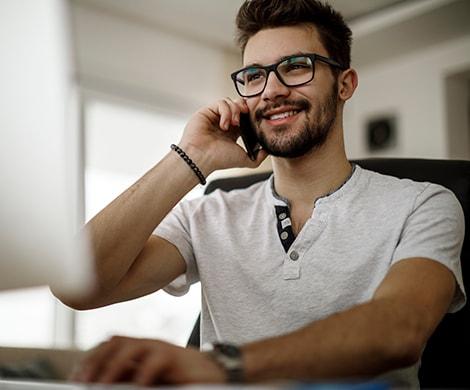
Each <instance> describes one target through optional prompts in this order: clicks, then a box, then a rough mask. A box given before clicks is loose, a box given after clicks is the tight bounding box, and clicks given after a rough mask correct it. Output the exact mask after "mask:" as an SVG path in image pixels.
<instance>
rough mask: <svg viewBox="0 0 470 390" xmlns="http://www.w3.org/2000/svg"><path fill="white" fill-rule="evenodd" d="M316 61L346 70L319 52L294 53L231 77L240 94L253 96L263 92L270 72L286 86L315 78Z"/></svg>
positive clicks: (245, 69) (253, 66) (244, 69)
mask: <svg viewBox="0 0 470 390" xmlns="http://www.w3.org/2000/svg"><path fill="white" fill-rule="evenodd" d="M315 61H321V62H324V63H326V64H328V65H331V66H333V67H335V68H339V69H342V70H344V69H345V67H344V66H342V65H341V64H340V63H339V62H336V61H335V60H332V59H331V58H328V57H323V56H321V55H319V54H314V53H312V54H294V55H292V56H288V57H285V58H283V59H282V60H280V61H279V62H276V63H275V64H272V65H267V66H261V65H250V66H247V67H245V68H242V69H240V70H237V71H236V72H233V73H232V74H231V75H230V77H231V78H232V80H233V83H234V84H235V88H236V90H237V92H238V94H239V95H240V96H242V97H246V98H248V97H253V96H256V95H260V94H261V93H263V91H264V89H265V88H266V84H267V82H268V77H269V73H271V72H274V73H275V74H276V76H277V78H278V79H279V81H280V82H281V83H282V84H284V85H285V86H286V87H298V86H300V85H303V84H307V83H308V82H310V81H312V80H313V77H314V75H315Z"/></svg>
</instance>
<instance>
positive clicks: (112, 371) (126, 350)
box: [97, 341, 148, 383]
mask: <svg viewBox="0 0 470 390" xmlns="http://www.w3.org/2000/svg"><path fill="white" fill-rule="evenodd" d="M147 353H148V346H147V345H145V344H143V343H141V342H137V341H134V342H133V343H127V344H126V345H124V346H123V347H122V348H121V349H120V350H119V351H117V352H116V353H115V354H114V355H113V357H112V359H111V360H110V361H109V362H108V364H106V365H104V367H102V370H101V373H100V375H99V376H98V377H97V382H100V383H114V382H117V381H119V380H122V379H124V377H125V376H128V377H130V376H132V374H133V373H134V372H135V371H136V370H137V369H138V367H139V364H140V362H141V361H142V359H144V357H145V355H146V354H147Z"/></svg>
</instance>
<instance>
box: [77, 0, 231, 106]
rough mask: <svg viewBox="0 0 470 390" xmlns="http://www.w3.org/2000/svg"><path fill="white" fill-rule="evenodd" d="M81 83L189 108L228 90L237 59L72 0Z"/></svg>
mask: <svg viewBox="0 0 470 390" xmlns="http://www.w3.org/2000/svg"><path fill="white" fill-rule="evenodd" d="M71 4H72V15H73V21H74V31H75V37H76V53H77V63H78V77H79V83H80V85H81V86H84V87H86V88H90V89H93V90H99V91H101V92H108V93H110V94H116V95H122V96H126V97H128V98H135V99H136V100H143V101H147V102H149V103H151V104H155V105H156V106H161V107H164V108H170V109H172V110H179V111H182V112H187V113H189V112H192V111H193V110H194V109H196V108H198V107H200V106H201V105H204V104H207V103H208V102H210V101H212V100H214V99H217V98H219V97H220V96H225V95H232V94H233V92H232V89H233V87H232V86H231V81H230V78H229V77H227V75H228V74H229V72H230V71H233V69H236V68H237V67H238V66H239V58H238V56H237V55H236V54H234V53H231V52H229V51H223V50H220V48H219V47H216V46H211V45H209V44H207V45H206V44H204V43H202V42H201V41H200V40H192V39H191V37H187V38H185V37H182V36H175V35H171V34H169V33H168V32H166V31H162V30H159V29H158V28H156V27H154V26H150V25H147V24H145V23H142V24H139V23H137V22H136V21H135V20H134V19H126V18H125V17H120V16H119V15H114V14H108V13H106V12H105V11H103V10H101V9H99V8H96V7H93V6H91V5H89V4H87V3H82V2H79V1H72V2H71Z"/></svg>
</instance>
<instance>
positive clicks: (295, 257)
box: [289, 251, 299, 261]
mask: <svg viewBox="0 0 470 390" xmlns="http://www.w3.org/2000/svg"><path fill="white" fill-rule="evenodd" d="M289 257H290V259H291V260H293V261H296V260H298V259H299V254H298V253H297V252H296V251H292V252H291V253H290V255H289Z"/></svg>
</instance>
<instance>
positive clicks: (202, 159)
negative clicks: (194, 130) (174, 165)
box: [178, 142, 216, 178]
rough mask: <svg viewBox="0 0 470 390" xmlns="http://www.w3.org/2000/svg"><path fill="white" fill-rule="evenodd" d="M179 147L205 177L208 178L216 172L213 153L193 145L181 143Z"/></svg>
mask: <svg viewBox="0 0 470 390" xmlns="http://www.w3.org/2000/svg"><path fill="white" fill-rule="evenodd" d="M178 147H179V148H181V149H182V150H183V151H184V152H185V153H186V154H187V155H188V157H189V158H190V159H191V160H192V161H193V162H194V164H196V165H197V167H198V168H199V170H200V171H201V172H202V174H203V175H204V177H206V178H207V177H208V176H209V175H210V174H211V173H212V172H214V171H215V170H216V168H215V164H214V158H213V153H210V152H208V151H205V150H202V149H201V148H199V147H198V146H196V145H194V144H192V143H185V142H180V143H178Z"/></svg>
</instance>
